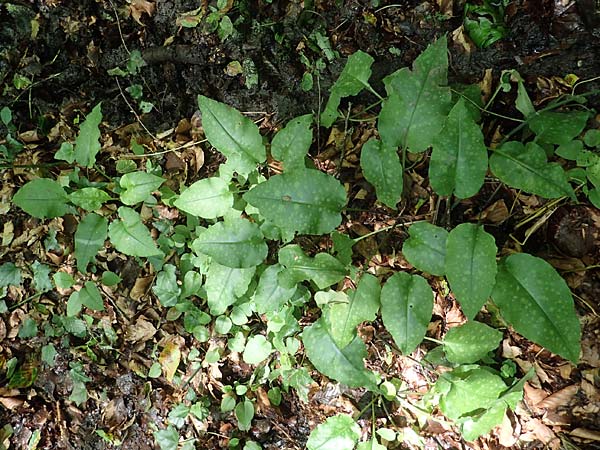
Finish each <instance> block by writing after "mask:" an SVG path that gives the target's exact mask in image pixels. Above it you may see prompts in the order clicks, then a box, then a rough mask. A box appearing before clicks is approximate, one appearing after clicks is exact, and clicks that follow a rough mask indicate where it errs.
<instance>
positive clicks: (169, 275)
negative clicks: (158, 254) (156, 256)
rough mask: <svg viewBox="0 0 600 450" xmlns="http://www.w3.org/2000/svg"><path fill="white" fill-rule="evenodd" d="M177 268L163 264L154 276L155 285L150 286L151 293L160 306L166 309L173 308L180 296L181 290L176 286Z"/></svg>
mask: <svg viewBox="0 0 600 450" xmlns="http://www.w3.org/2000/svg"><path fill="white" fill-rule="evenodd" d="M176 270H177V268H176V267H175V266H174V265H173V264H165V265H164V266H163V270H161V271H160V272H159V273H158V275H157V276H156V283H155V284H154V286H152V292H154V294H155V295H156V296H157V297H158V300H160V303H161V305H163V306H164V307H166V308H168V307H171V306H175V305H176V304H177V302H178V300H179V294H181V288H180V287H179V285H178V284H177V274H176Z"/></svg>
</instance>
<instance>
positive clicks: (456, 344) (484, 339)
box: [444, 321, 502, 364]
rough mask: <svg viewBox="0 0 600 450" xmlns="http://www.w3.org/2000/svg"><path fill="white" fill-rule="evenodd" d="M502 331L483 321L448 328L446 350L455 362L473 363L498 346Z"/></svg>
mask: <svg viewBox="0 0 600 450" xmlns="http://www.w3.org/2000/svg"><path fill="white" fill-rule="evenodd" d="M501 340H502V333H501V332H500V331H498V330H495V329H493V328H492V327H489V326H487V325H486V324H484V323H481V322H474V321H469V322H466V323H464V324H462V325H460V326H458V327H453V328H450V329H449V330H448V332H447V333H446V336H445V337H444V352H445V353H446V358H447V359H448V361H450V362H451V363H454V364H471V363H474V362H477V361H479V360H480V359H482V358H484V357H485V356H486V355H487V354H488V352H490V351H492V350H494V349H496V348H498V345H499V344H500V341H501Z"/></svg>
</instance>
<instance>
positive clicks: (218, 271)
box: [204, 261, 256, 316]
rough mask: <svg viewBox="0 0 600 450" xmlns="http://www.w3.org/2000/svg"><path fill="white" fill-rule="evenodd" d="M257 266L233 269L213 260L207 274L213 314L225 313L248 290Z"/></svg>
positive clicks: (209, 305) (208, 294)
mask: <svg viewBox="0 0 600 450" xmlns="http://www.w3.org/2000/svg"><path fill="white" fill-rule="evenodd" d="M255 271H256V267H250V268H248V269H233V268H231V267H225V266H222V265H221V264H219V263H217V262H215V261H213V262H211V263H210V266H209V267H208V272H207V274H206V284H205V285H204V288H205V289H206V295H207V298H208V307H209V308H210V313H211V314H212V315H213V316H218V315H220V314H223V313H224V312H225V311H226V310H227V307H228V306H230V305H233V304H234V303H235V302H236V301H237V300H238V299H239V298H240V297H241V296H242V295H244V294H245V293H246V291H247V290H248V286H250V282H251V281H252V277H253V276H254V272H255Z"/></svg>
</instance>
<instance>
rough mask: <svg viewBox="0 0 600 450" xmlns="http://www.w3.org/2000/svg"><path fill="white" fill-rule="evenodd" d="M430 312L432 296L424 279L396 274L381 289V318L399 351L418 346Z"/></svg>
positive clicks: (425, 329) (410, 349) (408, 351)
mask: <svg viewBox="0 0 600 450" xmlns="http://www.w3.org/2000/svg"><path fill="white" fill-rule="evenodd" d="M432 312H433V292H432V291H431V288H430V287H429V284H427V281H426V280H425V278H423V277H420V276H419V275H409V274H407V273H405V272H398V273H395V274H394V275H392V276H391V277H390V278H389V279H388V280H387V281H386V283H385V285H384V286H383V288H382V289H381V318H382V319H383V324H384V325H385V328H386V329H387V330H388V331H389V332H390V334H391V335H392V337H393V338H394V342H395V343H396V345H397V346H398V348H399V349H400V351H401V352H402V353H403V354H405V355H407V354H410V353H412V351H413V350H414V349H415V348H416V347H417V346H418V345H419V344H420V343H421V341H422V340H423V338H424V337H425V333H426V332H427V325H429V321H430V320H431V314H432Z"/></svg>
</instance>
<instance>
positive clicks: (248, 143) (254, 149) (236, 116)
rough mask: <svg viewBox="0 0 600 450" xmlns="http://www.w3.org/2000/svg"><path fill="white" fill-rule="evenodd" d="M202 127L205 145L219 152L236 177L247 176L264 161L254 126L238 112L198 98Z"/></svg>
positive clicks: (258, 134)
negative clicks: (234, 170)
mask: <svg viewBox="0 0 600 450" xmlns="http://www.w3.org/2000/svg"><path fill="white" fill-rule="evenodd" d="M198 105H199V106H200V111H201V112H202V126H203V127H204V133H205V134H206V138H207V139H208V142H210V143H211V145H212V146H214V147H215V148H216V149H217V150H219V151H220V152H221V153H223V155H225V157H227V160H228V162H229V163H231V164H233V166H234V167H235V169H236V171H237V172H238V173H239V174H240V175H243V176H245V175H248V174H249V173H250V172H252V171H253V170H254V169H256V166H257V164H260V163H263V162H264V161H265V159H266V150H265V146H264V144H263V142H262V136H261V135H260V133H259V131H258V127H257V126H256V125H255V124H254V123H253V122H252V121H251V120H250V119H248V118H247V117H245V116H243V115H242V114H241V113H240V112H239V111H236V110H235V109H233V108H231V107H229V106H227V105H225V104H223V103H220V102H217V101H215V100H211V99H210V98H208V97H204V96H203V95H199V96H198Z"/></svg>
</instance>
